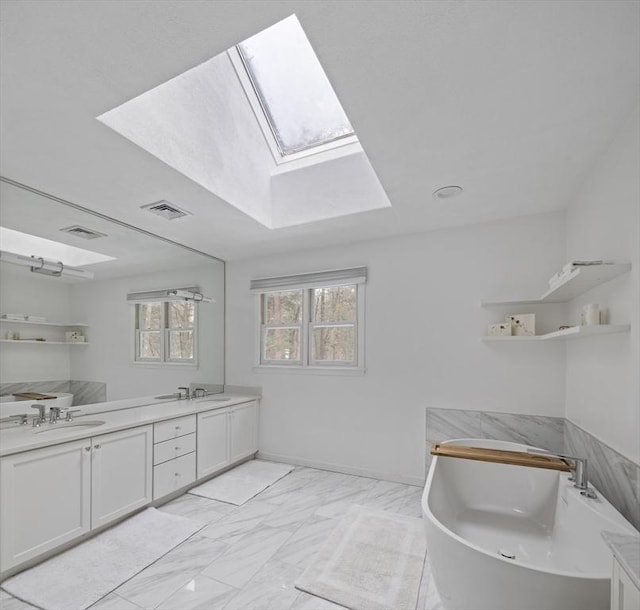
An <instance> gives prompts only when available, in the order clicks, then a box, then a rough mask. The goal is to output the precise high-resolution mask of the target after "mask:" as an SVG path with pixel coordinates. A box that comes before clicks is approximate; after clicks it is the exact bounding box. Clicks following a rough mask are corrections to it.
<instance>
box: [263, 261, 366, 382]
mask: <svg viewBox="0 0 640 610" xmlns="http://www.w3.org/2000/svg"><path fill="white" fill-rule="evenodd" d="M365 279H366V269H363V268H359V269H347V270H342V271H336V272H331V271H329V272H321V273H315V274H305V275H300V276H289V277H285V278H268V279H262V280H254V281H253V282H252V290H253V292H254V293H256V295H257V303H258V311H259V314H258V317H259V320H258V327H259V333H258V335H259V336H258V337H257V340H256V344H257V352H258V354H259V355H258V358H257V364H258V365H259V366H265V367H270V366H271V367H274V366H275V367H290V368H306V369H333V370H334V371H335V370H338V369H345V370H346V369H363V368H364V336H363V335H364V281H365ZM348 280H350V282H349V283H346V282H347V281H348ZM324 282H326V284H325V283H324ZM343 282H345V283H343ZM287 283H291V284H292V285H291V286H290V287H289V286H286V284H287ZM296 283H297V284H298V286H295V285H294V284H296ZM278 285H283V289H282V290H274V287H275V286H278Z"/></svg>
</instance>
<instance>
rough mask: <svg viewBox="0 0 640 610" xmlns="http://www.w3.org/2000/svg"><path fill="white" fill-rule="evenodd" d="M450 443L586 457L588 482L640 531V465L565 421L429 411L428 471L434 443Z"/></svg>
mask: <svg viewBox="0 0 640 610" xmlns="http://www.w3.org/2000/svg"><path fill="white" fill-rule="evenodd" d="M450 438H487V439H495V440H500V441H512V442H516V443H525V444H527V445H534V446H536V447H542V448H543V449H548V450H549V451H556V452H561V453H566V454H568V455H576V456H580V457H583V456H584V457H586V458H587V462H588V466H589V473H588V474H589V480H590V481H591V482H593V484H594V485H595V487H597V488H598V490H599V491H600V492H601V493H602V495H603V496H604V497H605V498H606V499H607V500H608V501H609V502H610V503H611V504H612V505H613V506H614V507H615V509H616V510H617V511H618V512H619V513H620V514H621V515H623V516H624V517H625V519H627V520H628V521H629V522H630V523H631V524H632V525H633V526H634V527H635V528H636V529H638V530H640V465H638V464H635V463H634V462H632V461H631V460H629V459H627V458H625V457H624V456H623V455H620V454H619V453H618V452H617V451H614V450H613V449H611V447H609V446H607V445H605V444H604V443H603V442H601V441H599V440H598V439H597V438H595V437H594V436H592V435H591V434H589V433H588V432H585V431H584V430H582V428H579V427H578V426H576V425H575V424H574V423H573V422H571V421H569V420H568V419H565V418H564V417H546V416H541V415H520V414H515V413H497V412H490V411H469V410H463V409H434V408H427V409H426V439H427V449H426V467H427V471H428V469H429V466H430V464H431V454H430V453H429V450H430V448H431V443H434V442H438V441H442V440H446V439H450Z"/></svg>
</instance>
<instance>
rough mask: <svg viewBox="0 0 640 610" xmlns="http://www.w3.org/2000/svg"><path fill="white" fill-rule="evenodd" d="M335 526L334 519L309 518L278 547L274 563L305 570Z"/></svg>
mask: <svg viewBox="0 0 640 610" xmlns="http://www.w3.org/2000/svg"><path fill="white" fill-rule="evenodd" d="M337 524H338V522H337V521H336V520H334V519H325V518H323V517H311V518H310V519H309V520H308V521H306V522H305V523H304V524H303V525H302V526H301V527H299V528H298V530H297V531H296V533H295V534H293V536H291V538H289V540H287V542H285V543H284V544H283V545H282V546H281V547H280V549H279V550H278V552H277V553H276V554H275V555H274V556H273V559H274V561H282V562H284V563H288V564H290V565H294V566H298V567H301V568H306V567H307V566H308V565H309V564H310V563H311V561H313V559H314V558H315V556H316V555H317V553H318V551H319V550H320V547H321V546H322V545H323V543H324V541H325V540H326V539H327V537H328V536H329V534H330V533H331V532H332V531H333V529H334V528H335V526H336V525H337Z"/></svg>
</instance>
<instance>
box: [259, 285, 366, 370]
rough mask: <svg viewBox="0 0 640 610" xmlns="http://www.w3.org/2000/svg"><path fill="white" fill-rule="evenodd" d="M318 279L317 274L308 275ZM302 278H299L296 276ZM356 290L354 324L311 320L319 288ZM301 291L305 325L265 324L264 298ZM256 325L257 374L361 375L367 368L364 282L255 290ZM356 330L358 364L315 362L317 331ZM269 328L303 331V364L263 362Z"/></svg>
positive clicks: (295, 362) (280, 361)
mask: <svg viewBox="0 0 640 610" xmlns="http://www.w3.org/2000/svg"><path fill="white" fill-rule="evenodd" d="M309 275H315V274H309ZM296 277H299V276H296ZM353 285H355V287H356V303H357V306H356V320H355V322H348V321H345V322H343V321H336V322H317V321H315V320H313V319H312V317H313V312H312V305H313V302H312V291H313V290H314V289H316V288H334V287H337V286H353ZM296 290H301V291H302V321H301V323H300V324H299V325H298V324H291V323H284V324H264V323H263V320H264V319H265V317H264V316H265V299H264V298H263V296H264V295H265V294H269V293H276V292H290V291H296ZM253 292H254V293H255V301H254V321H255V325H256V332H255V333H254V335H255V354H254V371H255V372H284V371H288V372H292V373H293V372H296V373H316V374H323V375H358V374H360V375H362V374H364V373H365V372H366V368H365V283H364V282H363V281H354V280H348V279H346V280H344V281H342V282H329V283H322V282H319V283H315V284H306V283H305V284H303V285H291V286H279V287H278V288H277V289H272V290H253ZM322 326H328V327H335V326H349V327H351V326H353V327H354V330H355V361H354V362H336V361H332V362H324V361H317V362H316V361H314V360H313V357H312V353H313V352H312V337H313V329H314V328H316V327H322ZM269 328H300V360H297V361H283V360H278V361H270V360H264V359H263V353H264V352H263V349H264V338H265V335H266V331H267V329H269Z"/></svg>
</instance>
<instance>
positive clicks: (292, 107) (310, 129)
mask: <svg viewBox="0 0 640 610" xmlns="http://www.w3.org/2000/svg"><path fill="white" fill-rule="evenodd" d="M236 48H237V50H238V53H239V54H240V57H241V59H242V63H243V64H244V67H245V69H246V72H247V74H248V75H249V78H250V80H251V84H252V86H253V89H254V90H255V93H256V96H257V97H258V100H259V101H260V106H261V107H262V110H263V112H264V115H265V117H266V119H267V121H268V123H269V128H270V130H271V132H272V134H273V137H274V138H275V140H276V143H277V146H278V150H279V153H280V155H282V156H289V155H292V154H295V153H298V152H301V151H304V150H307V149H310V148H315V147H318V146H321V145H323V144H328V143H330V142H334V141H336V140H340V139H343V138H346V137H348V136H352V135H354V133H353V128H352V127H351V124H350V123H349V119H348V118H347V115H346V114H345V112H344V110H343V109H342V106H341V105H340V101H339V100H338V97H337V95H336V94H335V91H334V90H333V87H332V86H331V83H330V82H329V79H328V78H327V75H326V74H325V72H324V70H323V69H322V65H321V64H320V61H319V60H318V57H317V56H316V54H315V52H314V50H313V48H312V46H311V44H310V43H309V40H308V38H307V36H306V34H305V33H304V30H303V29H302V26H301V25H300V22H299V21H298V19H297V17H296V16H295V15H291V16H290V17H287V18H286V19H283V20H282V21H280V22H278V23H276V24H275V25H272V26H271V27H269V28H267V29H266V30H263V31H262V32H259V33H258V34H256V35H255V36H252V37H251V38H248V39H247V40H245V41H244V42H241V43H240V44H239V45H237V47H236Z"/></svg>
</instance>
